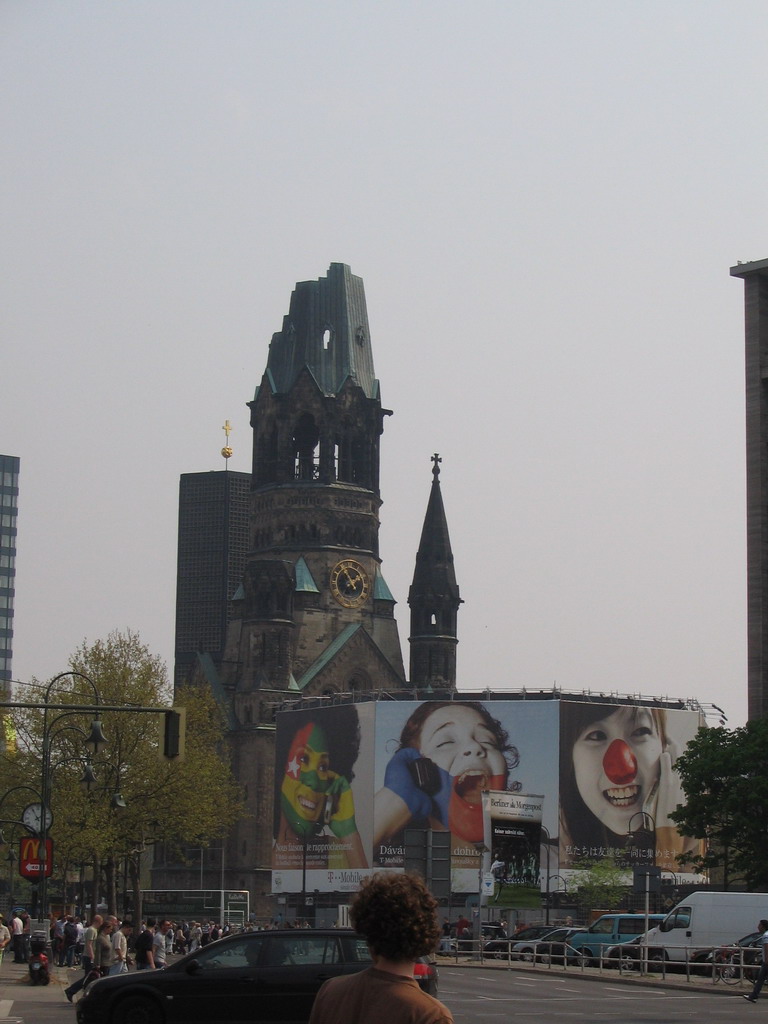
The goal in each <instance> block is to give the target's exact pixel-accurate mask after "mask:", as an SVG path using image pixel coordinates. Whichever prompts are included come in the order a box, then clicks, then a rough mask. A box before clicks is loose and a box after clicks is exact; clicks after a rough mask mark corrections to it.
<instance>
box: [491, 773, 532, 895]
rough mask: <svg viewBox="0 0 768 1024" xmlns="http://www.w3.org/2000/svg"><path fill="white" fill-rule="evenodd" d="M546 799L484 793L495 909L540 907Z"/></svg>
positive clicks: (511, 794) (523, 794) (493, 792)
mask: <svg viewBox="0 0 768 1024" xmlns="http://www.w3.org/2000/svg"><path fill="white" fill-rule="evenodd" d="M543 805H544V797H542V796H537V795H531V794H525V793H498V792H495V791H494V790H491V791H490V792H488V793H483V811H484V817H485V846H486V850H487V856H490V857H491V858H492V860H491V875H492V877H493V891H492V892H489V893H488V903H489V904H490V905H495V906H500V907H502V906H512V905H514V906H518V907H520V906H538V904H539V902H540V899H541V889H540V887H539V862H540V855H539V851H540V847H541V825H542V818H543Z"/></svg>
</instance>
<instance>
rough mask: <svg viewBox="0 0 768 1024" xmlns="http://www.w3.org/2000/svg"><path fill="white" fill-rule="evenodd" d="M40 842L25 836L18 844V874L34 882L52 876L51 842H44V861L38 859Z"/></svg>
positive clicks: (50, 840)
mask: <svg viewBox="0 0 768 1024" xmlns="http://www.w3.org/2000/svg"><path fill="white" fill-rule="evenodd" d="M40 852H41V851H40V840H39V839H38V838H37V837H36V836H25V837H24V838H23V839H22V840H21V841H20V842H19V874H20V875H21V877H22V878H28V879H29V880H30V881H32V882H35V881H37V879H38V878H43V877H45V878H50V877H51V875H52V874H53V840H52V839H46V840H45V859H44V860H41V859H40Z"/></svg>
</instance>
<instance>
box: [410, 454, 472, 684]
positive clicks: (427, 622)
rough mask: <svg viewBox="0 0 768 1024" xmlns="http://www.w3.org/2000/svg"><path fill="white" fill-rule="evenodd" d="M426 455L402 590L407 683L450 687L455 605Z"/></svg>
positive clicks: (435, 478)
mask: <svg viewBox="0 0 768 1024" xmlns="http://www.w3.org/2000/svg"><path fill="white" fill-rule="evenodd" d="M441 462H442V459H441V458H440V456H439V455H438V454H437V453H435V454H434V455H433V456H432V489H431V491H430V495H429V502H428V503H427V512H426V515H425V516H424V526H423V527H422V530H421V540H420V542H419V550H418V552H417V554H416V568H415V570H414V573H413V582H412V584H411V588H410V590H409V592H408V604H409V606H410V609H411V635H410V637H409V638H408V642H409V643H410V645H411V658H410V683H411V685H412V686H416V687H431V688H433V689H446V688H448V689H455V687H456V645H457V644H458V638H457V636H456V615H457V612H458V609H459V605H460V604H461V598H460V597H459V587H458V584H457V583H456V573H455V570H454V566H453V552H452V551H451V539H450V537H449V535H448V522H447V520H446V518H445V509H444V507H443V496H442V493H441V491H440V463H441Z"/></svg>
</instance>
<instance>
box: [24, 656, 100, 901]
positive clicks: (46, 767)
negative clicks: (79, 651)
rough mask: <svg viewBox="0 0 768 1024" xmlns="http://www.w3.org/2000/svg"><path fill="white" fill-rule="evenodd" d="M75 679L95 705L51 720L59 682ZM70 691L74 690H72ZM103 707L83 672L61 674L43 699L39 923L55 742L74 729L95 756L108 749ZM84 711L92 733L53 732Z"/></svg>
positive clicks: (45, 878)
mask: <svg viewBox="0 0 768 1024" xmlns="http://www.w3.org/2000/svg"><path fill="white" fill-rule="evenodd" d="M67 678H72V679H77V680H83V681H84V682H86V683H87V684H88V686H89V687H90V688H91V689H92V690H93V697H94V704H93V706H89V707H88V708H82V707H80V708H79V710H77V711H63V712H62V713H61V714H57V715H54V716H53V717H52V718H49V713H50V711H51V708H50V705H51V704H52V703H53V702H52V700H51V697H52V694H53V692H54V690H55V689H56V688H57V687H58V685H59V683H60V682H61V681H62V680H63V679H67ZM70 692H71V690H70ZM100 704H101V695H100V694H99V691H98V689H97V687H96V684H95V683H94V682H93V680H91V679H89V678H88V676H86V675H83V673H82V672H62V673H60V674H59V675H57V676H54V678H53V679H52V680H51V681H50V683H49V684H48V686H47V687H46V689H45V695H44V697H43V751H42V780H41V786H40V794H41V800H40V803H41V805H42V808H41V813H40V831H39V837H40V857H39V860H40V869H41V870H40V907H39V910H38V917H39V919H40V920H45V918H46V917H47V914H48V874H49V868H48V864H47V860H46V858H47V850H46V841H47V839H48V828H49V820H48V814H49V811H50V806H51V791H52V788H53V778H52V771H53V769H52V766H51V754H52V741H53V739H54V738H55V736H57V735H58V734H59V732H63V731H64V730H65V729H71V730H73V731H76V732H78V733H80V734H81V735H82V736H83V737H84V742H85V746H87V747H90V748H92V750H93V754H94V756H95V755H96V754H98V753H99V752H100V751H101V750H102V749H103V747H105V746H106V743H107V740H106V737H105V736H104V732H103V731H102V728H101V718H100V710H101V709H100ZM84 711H88V712H95V713H96V717H94V718H93V720H92V721H91V727H90V732H89V733H86V732H85V731H84V730H82V729H79V728H78V727H77V726H64V727H63V728H62V729H61V730H59V731H58V732H55V731H54V727H55V726H56V725H58V724H59V722H61V721H62V720H63V719H65V718H70V717H71V716H73V715H80V714H83V712H84Z"/></svg>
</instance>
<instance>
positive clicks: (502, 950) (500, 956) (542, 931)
mask: <svg viewBox="0 0 768 1024" xmlns="http://www.w3.org/2000/svg"><path fill="white" fill-rule="evenodd" d="M551 931H552V926H551V925H548V924H547V925H531V926H530V927H529V928H523V929H521V931H519V932H517V933H516V934H515V935H511V936H510V937H509V938H508V939H503V938H501V937H497V938H494V939H490V940H489V941H488V942H486V944H485V945H484V946H483V956H488V957H491V959H496V960H506V959H507V957H508V956H509V955H510V950H511V949H512V947H513V946H514V945H515V944H516V943H519V942H523V941H529V940H531V941H532V940H535V939H541V938H543V937H544V936H545V935H546V934H547V933H548V932H551Z"/></svg>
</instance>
